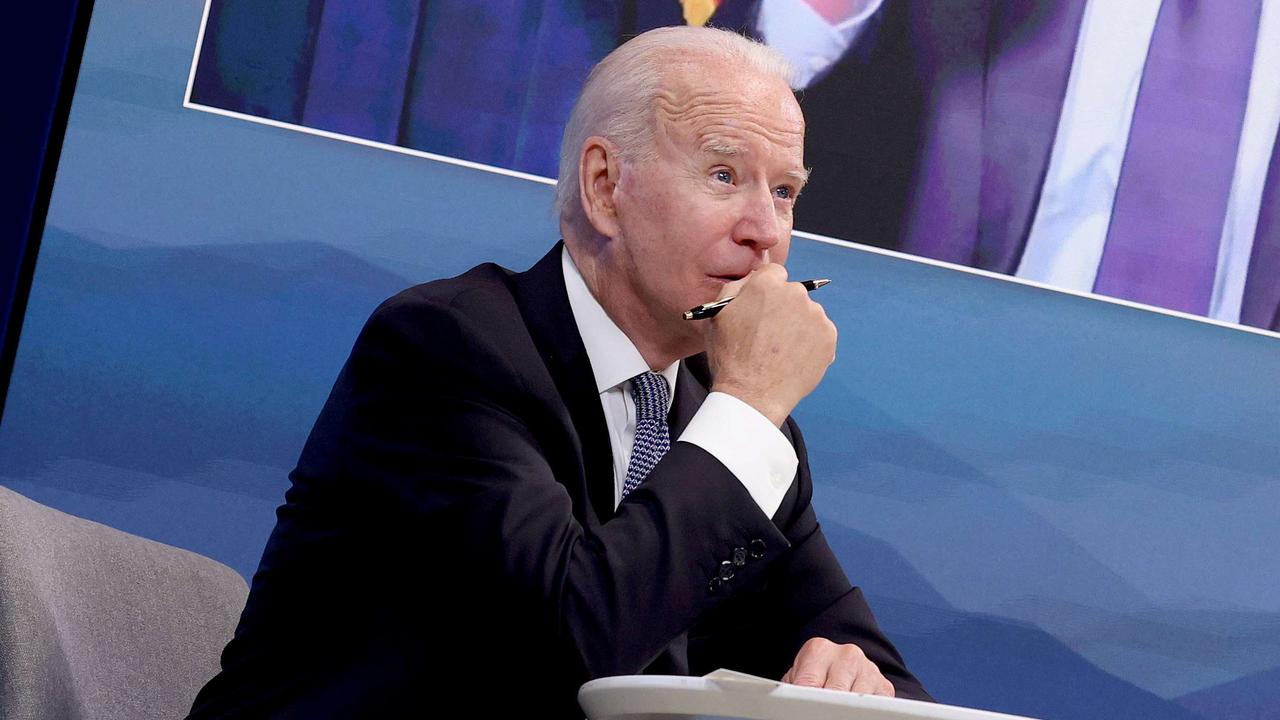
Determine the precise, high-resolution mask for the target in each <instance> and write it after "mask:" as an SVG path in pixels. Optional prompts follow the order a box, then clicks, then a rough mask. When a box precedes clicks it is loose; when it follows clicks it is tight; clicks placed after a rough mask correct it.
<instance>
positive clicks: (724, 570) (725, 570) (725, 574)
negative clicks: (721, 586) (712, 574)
mask: <svg viewBox="0 0 1280 720" xmlns="http://www.w3.org/2000/svg"><path fill="white" fill-rule="evenodd" d="M733 575H734V569H733V563H732V562H729V561H728V560H725V561H724V562H722V563H720V579H721V580H724V581H725V582H728V581H730V580H732V579H733Z"/></svg>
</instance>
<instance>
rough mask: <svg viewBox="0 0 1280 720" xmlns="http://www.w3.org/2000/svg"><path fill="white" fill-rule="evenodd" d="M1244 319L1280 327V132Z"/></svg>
mask: <svg viewBox="0 0 1280 720" xmlns="http://www.w3.org/2000/svg"><path fill="white" fill-rule="evenodd" d="M1240 322H1241V323H1243V324H1245V325H1252V326H1254V327H1260V328H1267V329H1270V330H1280V132H1277V135H1276V144H1275V147H1274V149H1272V151H1271V167H1270V168H1268V170H1267V180H1266V184H1265V185H1264V186H1263V191H1262V206H1261V209H1260V210H1259V211H1258V229H1257V232H1256V233H1255V234H1254V237H1253V253H1252V255H1251V257H1250V258H1249V274H1248V275H1247V276H1246V278H1245V283H1244V303H1243V304H1242V305H1241V308H1240Z"/></svg>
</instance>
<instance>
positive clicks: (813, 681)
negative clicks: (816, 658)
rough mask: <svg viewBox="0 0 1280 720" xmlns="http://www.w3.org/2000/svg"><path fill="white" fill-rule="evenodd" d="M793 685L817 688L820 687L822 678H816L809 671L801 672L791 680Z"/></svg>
mask: <svg viewBox="0 0 1280 720" xmlns="http://www.w3.org/2000/svg"><path fill="white" fill-rule="evenodd" d="M791 682H792V683H793V684H795V685H803V686H805V687H818V686H820V685H822V678H820V677H818V674H817V673H816V672H813V671H811V670H805V671H801V672H798V673H796V674H795V677H793V678H792V679H791Z"/></svg>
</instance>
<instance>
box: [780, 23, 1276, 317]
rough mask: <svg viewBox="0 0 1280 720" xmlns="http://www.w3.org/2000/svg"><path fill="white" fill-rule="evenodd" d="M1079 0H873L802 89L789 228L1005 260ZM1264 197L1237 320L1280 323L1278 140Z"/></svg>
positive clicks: (1065, 72)
mask: <svg viewBox="0 0 1280 720" xmlns="http://www.w3.org/2000/svg"><path fill="white" fill-rule="evenodd" d="M1084 5H1085V0H1054V1H1053V2H1024V1H1022V0H948V1H947V2H935V1H934V0H885V3H884V5H883V7H882V8H881V9H880V11H879V13H878V14H877V16H876V17H875V18H874V19H873V21H872V25H871V26H870V27H869V28H868V32H865V33H864V34H863V35H861V36H860V37H859V40H858V42H857V43H856V44H855V46H854V47H852V48H850V50H849V52H848V53H846V55H845V57H844V58H843V59H842V60H841V61H840V62H839V63H838V64H837V65H836V66H835V67H834V68H833V69H832V70H831V72H830V73H829V74H828V75H827V76H826V77H825V78H823V79H822V80H820V81H819V82H817V83H815V84H813V85H812V86H810V87H809V88H808V89H807V90H805V91H804V92H803V93H801V96H800V104H801V107H802V108H803V109H804V114H805V120H806V123H807V134H806V138H805V160H806V162H808V163H810V164H811V165H812V167H813V182H812V183H810V184H809V185H808V186H807V187H806V188H805V192H804V200H802V201H801V207H800V209H799V210H798V213H799V217H800V218H801V222H800V229H802V230H809V231H812V232H817V233H822V234H825V235H831V236H834V237H839V238H844V239H847V240H853V241H856V242H860V243H866V244H869V245H878V246H881V247H888V248H891V249H895V250H902V251H904V252H909V253H912V254H915V255H921V256H924V257H929V258H934V259H937V260H945V261H948V262H954V263H958V264H961V265H967V266H970V267H977V268H982V269H984V270H992V271H995V272H1001V273H1006V274H1013V273H1015V272H1017V269H1018V263H1019V262H1020V261H1021V259H1022V253H1023V250H1024V249H1025V248H1026V242H1027V236H1028V234H1029V233H1030V231H1031V223H1032V221H1033V220H1034V218H1035V210H1036V207H1037V206H1038V205H1039V202H1040V192H1041V188H1042V186H1043V183H1044V177H1045V173H1046V171H1047V169H1048V166H1049V158H1050V154H1051V153H1052V150H1053V141H1054V137H1055V135H1056V133H1057V128H1058V119H1059V116H1060V115H1061V112H1062V105H1063V100H1064V98H1065V96H1066V90H1067V80H1068V78H1069V76H1070V72H1071V64H1072V58H1073V55H1074V52H1075V47H1076V40H1077V37H1078V35H1079V30H1080V22H1081V19H1082V17H1083V13H1084ZM1262 202H1263V208H1264V210H1263V216H1262V217H1260V222H1259V226H1258V229H1257V233H1256V235H1255V240H1254V248H1253V255H1252V258H1251V261H1250V265H1249V270H1248V275H1247V278H1246V282H1245V296H1244V305H1243V307H1242V310H1241V322H1242V323H1244V324H1246V325H1254V326H1257V327H1264V328H1272V329H1280V144H1277V146H1276V150H1275V152H1274V154H1273V157H1272V160H1271V169H1270V173H1269V174H1268V178H1267V181H1266V185H1265V190H1264V194H1263V199H1262ZM1267 208H1270V212H1269V213H1268V210H1267Z"/></svg>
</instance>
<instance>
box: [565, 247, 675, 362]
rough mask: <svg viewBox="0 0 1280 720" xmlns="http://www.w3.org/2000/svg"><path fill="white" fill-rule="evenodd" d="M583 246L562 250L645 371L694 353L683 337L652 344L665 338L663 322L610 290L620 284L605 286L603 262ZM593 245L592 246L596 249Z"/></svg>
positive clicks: (641, 304) (635, 301)
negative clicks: (625, 339)
mask: <svg viewBox="0 0 1280 720" xmlns="http://www.w3.org/2000/svg"><path fill="white" fill-rule="evenodd" d="M583 245H585V243H573V242H569V241H567V240H566V243H565V248H566V250H567V251H568V253H569V257H570V258H571V259H572V260H573V263H574V265H576V266H577V268H578V272H579V273H580V274H581V275H582V280H583V282H584V283H586V286H587V289H588V290H589V291H590V292H591V295H592V297H594V298H595V299H596V302H598V303H600V307H602V308H604V311H605V313H606V314H608V316H609V319H610V320H612V321H613V322H614V324H615V325H617V326H618V329H619V330H621V331H622V332H623V333H624V334H625V335H626V336H627V338H628V339H629V340H631V342H632V343H633V344H634V345H635V346H636V350H638V351H639V352H640V356H641V357H643V358H644V361H645V363H646V364H648V366H649V369H650V370H653V371H654V372H661V371H662V370H663V369H664V368H666V367H669V366H670V365H671V363H674V362H675V361H677V360H680V359H683V358H686V357H688V356H690V355H693V354H695V353H697V352H698V348H696V347H690V345H691V343H689V342H688V341H687V340H686V339H685V338H677V339H676V340H675V341H674V342H672V341H667V342H662V341H660V340H657V341H655V338H664V336H669V335H670V333H669V332H664V330H663V327H662V326H663V323H661V322H659V321H658V320H657V319H656V318H654V317H652V316H651V315H650V314H649V313H648V312H646V311H645V306H644V304H643V303H642V302H640V301H639V299H638V298H634V297H627V296H623V295H620V294H619V293H617V292H616V291H611V288H618V287H624V286H625V284H623V283H608V282H605V280H604V278H605V276H606V275H607V272H608V271H607V270H606V267H605V261H604V258H603V257H602V253H600V252H591V251H590V250H587V249H584V247H583ZM600 245H601V244H596V246H595V247H600Z"/></svg>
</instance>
